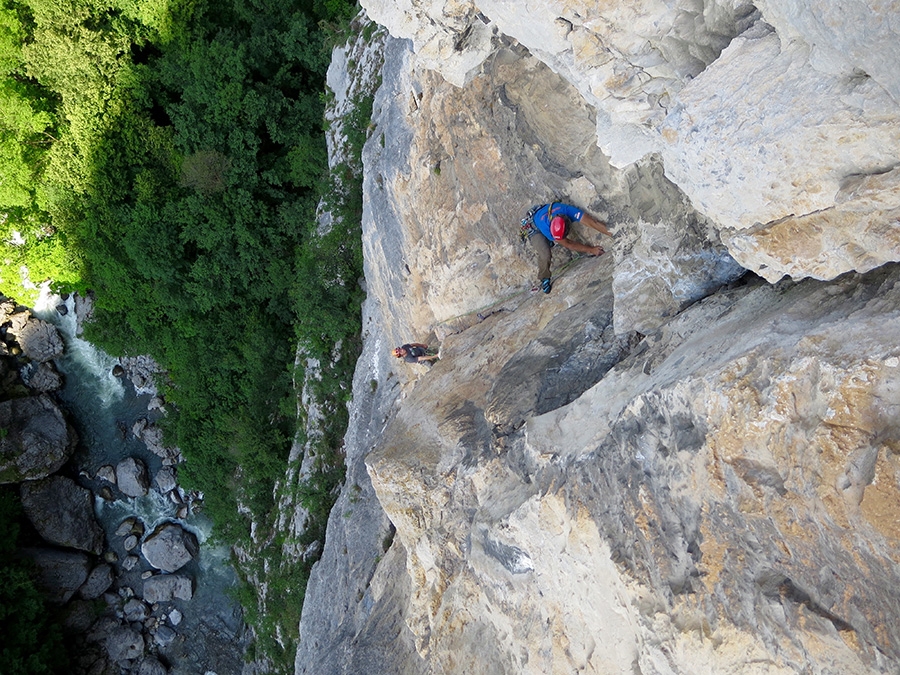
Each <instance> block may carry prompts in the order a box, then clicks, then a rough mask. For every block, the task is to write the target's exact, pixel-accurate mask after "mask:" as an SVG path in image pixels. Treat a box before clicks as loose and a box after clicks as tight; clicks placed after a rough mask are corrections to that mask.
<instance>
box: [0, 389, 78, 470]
mask: <svg viewBox="0 0 900 675" xmlns="http://www.w3.org/2000/svg"><path fill="white" fill-rule="evenodd" d="M0 428H2V429H5V430H6V433H5V434H4V435H3V436H2V437H0V483H18V482H20V481H23V480H35V479H39V478H45V477H46V476H49V475H50V474H52V473H55V472H56V471H58V470H59V469H60V468H61V467H62V466H63V464H65V463H66V461H67V460H68V459H69V456H70V455H71V454H72V451H73V450H74V448H75V442H76V439H77V436H76V435H75V432H74V430H72V429H71V428H70V427H69V425H68V424H67V423H66V420H65V418H64V417H63V414H62V411H61V410H60V409H59V407H58V406H57V405H56V404H55V403H54V402H53V401H52V400H51V399H50V398H48V397H47V396H44V395H41V396H31V397H28V398H19V399H13V400H10V401H3V402H0Z"/></svg>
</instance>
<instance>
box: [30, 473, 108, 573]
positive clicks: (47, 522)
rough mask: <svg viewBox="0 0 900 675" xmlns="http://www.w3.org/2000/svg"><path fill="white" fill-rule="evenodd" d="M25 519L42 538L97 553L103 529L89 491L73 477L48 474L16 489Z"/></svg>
mask: <svg viewBox="0 0 900 675" xmlns="http://www.w3.org/2000/svg"><path fill="white" fill-rule="evenodd" d="M19 492H20V494H21V497H22V506H23V507H24V508H25V513H26V514H27V515H28V518H29V520H31V522H32V523H33V524H34V526H35V528H36V529H37V531H38V533H39V534H40V535H41V537H43V538H44V540H46V541H48V542H50V543H52V544H57V545H59V546H67V547H69V548H77V549H79V550H81V551H87V552H89V553H94V554H96V555H99V554H100V553H101V552H102V550H103V530H102V529H101V527H100V524H99V523H98V522H97V519H96V517H95V516H94V509H93V495H92V494H91V492H90V490H87V489H85V488H83V487H81V486H79V485H78V484H76V483H75V481H73V480H71V479H69V478H65V477H63V476H51V477H50V478H45V479H44V480H40V481H31V482H27V483H23V484H22V485H21V486H20V490H19Z"/></svg>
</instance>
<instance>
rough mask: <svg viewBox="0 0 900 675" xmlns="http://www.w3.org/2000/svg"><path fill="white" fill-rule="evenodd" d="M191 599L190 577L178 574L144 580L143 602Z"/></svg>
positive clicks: (153, 602) (152, 602) (162, 575)
mask: <svg viewBox="0 0 900 675" xmlns="http://www.w3.org/2000/svg"><path fill="white" fill-rule="evenodd" d="M191 597H193V588H192V583H191V579H190V577H186V576H183V575H180V574H158V575H156V576H152V577H150V578H149V579H145V580H144V600H145V601H147V602H149V603H150V604H155V603H157V602H171V601H172V600H175V599H176V598H177V599H179V600H190V599H191ZM179 621H180V618H179ZM173 623H175V622H174V621H173Z"/></svg>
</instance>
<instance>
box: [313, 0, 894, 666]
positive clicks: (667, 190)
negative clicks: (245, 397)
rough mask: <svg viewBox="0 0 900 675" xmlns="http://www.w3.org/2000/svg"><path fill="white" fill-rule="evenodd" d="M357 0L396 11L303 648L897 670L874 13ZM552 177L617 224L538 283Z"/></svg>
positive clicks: (890, 308)
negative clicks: (350, 370)
mask: <svg viewBox="0 0 900 675" xmlns="http://www.w3.org/2000/svg"><path fill="white" fill-rule="evenodd" d="M887 4H888V5H890V3H887ZM366 5H367V7H368V9H369V11H370V14H371V15H372V16H373V17H374V18H376V19H377V20H378V21H380V22H382V23H384V24H385V25H387V26H388V27H389V28H390V29H391V31H392V32H393V33H394V34H395V35H398V36H402V37H404V38H410V39H392V40H389V41H388V43H387V46H386V49H385V63H384V70H383V73H382V75H383V82H384V84H383V86H382V88H381V90H380V91H379V94H378V96H377V97H376V101H375V112H374V117H373V122H374V125H373V129H372V134H371V137H370V139H369V141H368V143H367V146H366V151H365V157H364V159H365V163H366V178H365V194H366V203H365V214H364V230H365V234H364V242H365V255H366V284H367V289H368V291H369V295H368V300H367V302H366V306H365V311H364V330H365V347H364V352H363V355H362V357H361V359H360V362H359V364H358V367H357V373H356V378H355V382H354V402H353V404H352V421H351V431H350V433H349V434H348V437H347V439H346V451H347V462H348V479H347V482H346V485H345V487H344V490H343V492H342V494H341V496H340V498H339V500H338V503H337V505H336V507H335V509H334V511H333V513H332V517H331V520H330V521H329V530H328V540H327V542H326V546H325V550H324V554H323V557H322V560H321V561H320V563H319V564H318V565H317V567H316V568H315V570H314V573H313V577H312V579H311V581H310V585H309V588H308V591H307V599H306V604H305V606H304V612H303V620H302V622H301V647H300V650H299V651H298V655H297V662H296V668H297V672H298V673H313V672H315V673H436V672H440V673H473V672H478V673H573V672H587V673H629V674H633V673H641V674H642V675H650V674H651V673H652V674H656V673H660V674H662V673H795V672H809V673H843V674H846V673H873V672H874V673H891V672H896V671H897V669H898V668H900V651H898V646H897V645H898V644H900V639H898V638H900V635H898V634H897V630H898V629H897V626H895V625H894V624H895V623H896V622H895V621H893V617H896V616H898V615H900V591H898V589H900V583H898V582H900V568H898V562H900V516H898V514H900V426H898V424H897V419H900V348H898V347H897V345H896V336H897V335H898V334H900V267H898V265H897V264H893V263H887V264H884V263H885V262H886V261H891V260H896V259H897V255H896V254H897V245H896V243H897V239H896V234H897V230H898V225H897V222H896V218H897V213H896V208H897V204H896V202H895V201H894V200H895V198H896V194H897V193H896V190H895V187H894V186H893V182H892V181H893V179H892V175H893V171H894V169H893V168H892V167H893V166H894V165H896V164H897V161H896V158H895V155H896V152H897V147H898V146H897V144H896V142H895V140H896V139H895V138H894V134H896V129H897V128H898V127H897V125H896V124H895V123H894V121H895V120H896V115H897V113H898V108H897V103H896V99H895V94H894V93H893V89H892V88H891V87H892V86H893V85H892V83H891V82H892V81H891V75H892V73H893V72H894V71H892V70H891V68H890V67H888V66H889V65H890V63H891V62H892V61H891V59H892V56H891V54H892V52H891V47H890V45H891V44H893V43H891V41H890V39H889V37H890V35H892V33H891V29H890V24H889V22H885V21H876V22H875V23H876V24H877V25H875V26H874V28H872V29H871V30H869V29H867V28H866V27H865V26H866V25H868V23H871V19H872V16H876V17H877V16H882V17H883V16H886V15H887V13H889V12H890V7H886V6H878V7H876V6H874V5H869V6H867V7H864V6H862V5H859V6H858V7H857V6H856V5H854V7H857V9H858V10H859V12H861V14H862V16H861V18H859V25H857V26H855V27H854V30H852V31H835V30H834V29H833V26H834V24H835V21H836V19H835V17H833V16H831V14H830V13H829V12H830V10H829V9H828V8H816V7H813V6H805V8H804V7H800V6H799V5H797V6H795V5H791V4H790V3H788V4H787V5H783V6H780V7H779V8H774V9H773V8H770V7H769V6H768V5H767V4H766V3H762V2H760V3H757V4H756V5H751V4H749V3H740V2H732V3H674V5H673V4H672V3H669V4H666V5H664V4H663V3H651V2H646V3H639V6H638V7H635V6H633V4H632V5H628V6H627V7H626V6H619V5H616V6H606V5H605V4H601V6H598V5H596V3H594V4H591V5H590V6H588V5H587V4H586V3H572V2H566V3H564V2H555V3H554V2H550V3H522V2H517V3H511V2H478V3H477V4H474V3H470V2H458V3H438V4H434V5H432V4H429V3H418V2H407V3H405V4H403V3H399V4H398V3H392V4H391V5H390V6H388V5H387V4H385V5H384V6H381V5H378V4H377V3H376V2H374V1H370V2H367V3H366ZM863 10H865V11H863ZM879 12H881V14H879ZM867 31H868V32H867ZM829 35H830V36H832V38H833V40H832V42H828V41H827V40H826V39H825V38H827V37H828V36H829ZM836 35H839V37H835V36H836ZM823 36H824V37H823ZM836 40H837V42H836ZM840 40H843V42H840ZM867 41H872V44H880V43H881V42H883V43H884V44H885V45H887V46H886V47H885V48H884V50H883V52H882V56H881V57H880V60H879V59H876V58H871V57H869V56H863V55H861V54H862V51H864V50H862V48H861V47H860V46H859V45H865V44H867V43H868V42H867ZM879 41H880V42H879ZM893 62H894V63H896V61H893ZM629 64H630V65H629ZM885 64H887V65H885ZM864 65H865V67H866V68H868V69H869V70H870V71H871V72H870V73H869V72H866V73H865V75H863V74H862V73H863V66H864ZM626 66H628V67H626ZM776 66H777V67H776ZM629 68H630V69H629ZM773 69H774V70H773ZM779 69H780V70H779ZM778 73H780V74H778ZM789 94H790V96H791V97H792V98H791V99H788V98H787V97H788V95H789ZM779 97H780V98H779ZM738 99H740V101H739V100H738ZM751 101H755V104H754V105H749V102H751ZM842 106H843V107H842ZM598 129H599V130H600V132H601V133H600V140H601V144H600V145H601V146H602V148H601V147H600V146H598ZM754 130H755V131H754ZM892 163H893V164H892ZM854 172H855V173H854ZM775 181H777V183H778V184H777V185H775V184H774V182H775ZM554 198H561V199H565V200H567V201H570V202H572V203H575V204H578V205H579V206H581V207H583V208H586V209H588V210H590V211H591V212H592V213H594V214H595V215H597V216H598V217H599V218H601V219H603V220H606V221H607V222H608V223H609V224H610V227H611V229H613V231H614V234H615V237H614V239H613V240H610V239H609V238H606V237H601V236H600V235H599V234H597V233H595V232H593V231H592V230H589V229H586V228H585V229H578V228H577V226H576V235H577V236H578V237H580V238H581V239H582V240H583V241H585V242H588V243H599V244H602V245H604V246H605V247H606V248H607V250H608V251H609V252H608V253H607V254H606V255H604V256H602V257H600V258H585V257H577V256H576V257H573V256H572V255H570V254H567V253H566V252H564V251H560V250H559V248H558V247H557V249H555V250H554V258H553V269H554V277H555V278H554V286H553V290H552V292H551V293H550V294H549V295H544V294H542V293H540V292H538V291H536V289H535V284H536V260H535V258H534V254H533V253H532V251H531V249H530V248H529V247H526V246H523V245H522V244H521V243H520V242H519V241H518V238H517V236H516V230H517V226H518V220H519V218H520V217H521V215H522V212H523V211H524V210H525V209H527V207H528V206H529V205H530V204H532V203H541V202H543V201H547V200H549V199H554ZM829 200H830V201H829ZM842 209H843V210H842ZM738 262H739V263H740V265H738ZM742 266H743V267H742ZM744 267H746V268H750V269H752V270H754V271H755V272H757V273H758V275H757V274H754V273H752V272H751V273H749V274H743V272H744V269H743V268H744ZM853 270H856V271H853ZM784 274H791V275H793V276H795V277H796V280H791V279H784V280H781V281H778V279H780V278H781V277H782V276H783V275H784ZM838 275H841V276H838ZM810 276H813V277H820V278H822V279H831V281H819V280H815V279H805V280H802V281H801V280H800V279H801V278H804V277H810ZM775 281H778V283H772V282H775ZM410 340H414V341H425V340H428V341H430V342H432V343H438V342H440V343H441V348H442V359H441V361H439V362H438V363H437V364H436V365H434V366H433V367H431V368H428V367H426V366H421V365H412V364H404V363H401V362H398V361H397V360H395V359H393V358H392V357H391V356H390V353H389V350H390V348H391V347H393V346H395V345H397V344H401V343H403V342H406V341H410Z"/></svg>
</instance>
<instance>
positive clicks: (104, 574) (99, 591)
mask: <svg viewBox="0 0 900 675" xmlns="http://www.w3.org/2000/svg"><path fill="white" fill-rule="evenodd" d="M112 582H113V569H112V567H111V566H110V565H107V564H106V563H102V564H100V565H97V566H96V567H95V568H94V569H92V570H91V573H90V574H89V575H88V578H87V581H85V582H84V585H83V586H82V587H81V588H80V589H79V590H78V594H79V595H80V596H81V597H82V598H84V599H85V600H94V599H95V598H99V597H100V596H101V595H103V594H104V593H105V592H106V591H107V590H108V589H109V587H110V586H112Z"/></svg>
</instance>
